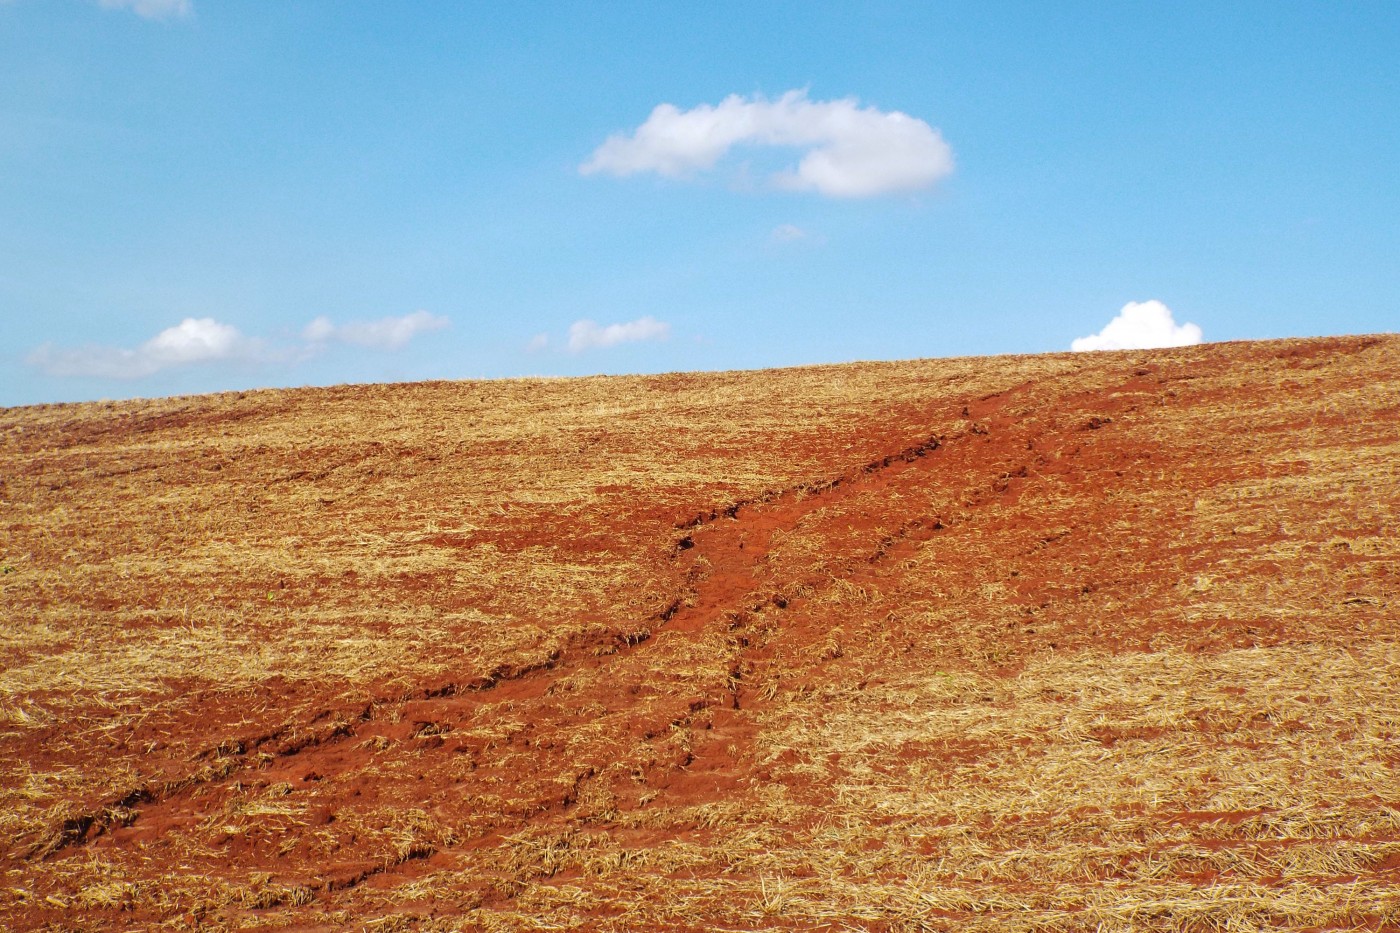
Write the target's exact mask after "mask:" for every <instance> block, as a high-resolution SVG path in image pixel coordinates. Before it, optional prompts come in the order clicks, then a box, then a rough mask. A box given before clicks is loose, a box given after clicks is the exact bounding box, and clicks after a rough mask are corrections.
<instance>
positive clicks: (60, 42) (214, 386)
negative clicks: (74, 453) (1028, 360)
mask: <svg viewBox="0 0 1400 933" xmlns="http://www.w3.org/2000/svg"><path fill="white" fill-rule="evenodd" d="M1397 50H1400V4H1395V3H1347V4H1339V3H1332V2H1326V3H1309V4H1297V3H1277V2H1268V3H1230V4H1221V3H1209V4H1207V3H1199V4H1196V3H1180V2H1177V3H1160V4H1157V3H1131V4H1108V3H1093V4H1074V3H1055V4H1037V3H1015V4H1012V3H989V2H973V3H920V4H903V3H886V4H881V3H863V4H859V5H856V4H849V5H848V4H841V5H837V4H821V3H810V2H804V3H791V4H784V3H770V4H750V3H744V4H737V3H736V4H722V3H720V4H678V3H677V4H670V3H636V4H606V3H578V4H568V3H547V4H546V3H538V4H536V3H514V4H508V5H507V4H502V5H487V4H468V3H457V2H420V3H415V4H399V3H385V2H357V0H324V2H321V0H286V2H263V3H255V2H249V0H242V2H234V0H0V319H3V321H4V323H5V325H6V326H5V339H4V341H3V342H0V405H19V404H30V403H36V402H47V401H64V400H80V399H95V398H124V397H131V396H156V395H167V394H174V393H187V392H206V391H217V390H224V389H237V388H251V387H257V386H290V385H305V384H334V383H342V382H380V381H401V380H416V379H428V378H448V379H452V378H478V377H498V376H517V375H535V374H543V375H572V374H583V373H594V372H661V371H673V370H695V369H735V368H758V367H769V366H787V365H794V364H802V363H816V362H835V361H845V360H854V359H897V358H910V357H942V356H962V355H974V354H997V353H1023V352H1041V351H1055V350H1065V349H1069V348H1070V347H1071V345H1075V346H1077V347H1079V348H1083V349H1093V348H1097V347H1104V346H1118V345H1151V344H1154V343H1155V344H1161V343H1171V342H1177V343H1180V342H1191V341H1194V340H1200V339H1204V340H1207V341H1215V340H1236V339H1254V338H1268V337H1284V336H1307V335H1319V334H1335V333H1365V332H1377V331H1394V330H1396V329H1397V324H1400V305H1397V303H1396V300H1395V296H1396V294H1397V291H1400V288H1397V287H1398V286H1400V180H1398V176H1397V162H1398V161H1400V160H1398V159H1397V153H1400V62H1397ZM661 105H669V107H668V108H666V109H664V110H657V109H656V108H658V107H659V106H661ZM609 140H611V142H609ZM1111 322H1115V323H1113V324H1112V325H1111ZM1110 325H1111V326H1110ZM1076 341H1079V343H1077V344H1076Z"/></svg>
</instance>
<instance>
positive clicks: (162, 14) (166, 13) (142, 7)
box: [97, 0, 194, 19]
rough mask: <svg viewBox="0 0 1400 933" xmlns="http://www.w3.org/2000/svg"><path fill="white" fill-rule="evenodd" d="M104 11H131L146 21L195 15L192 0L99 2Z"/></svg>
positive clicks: (104, 0) (113, 0)
mask: <svg viewBox="0 0 1400 933" xmlns="http://www.w3.org/2000/svg"><path fill="white" fill-rule="evenodd" d="M97 4H98V6H100V7H102V8H103V9H104V10H130V11H131V12H133V13H135V14H136V15H137V16H140V17H143V18H145V19H172V18H175V17H183V16H190V15H192V14H193V13H194V3H193V2H192V0H97Z"/></svg>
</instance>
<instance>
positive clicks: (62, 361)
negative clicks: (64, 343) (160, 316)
mask: <svg viewBox="0 0 1400 933" xmlns="http://www.w3.org/2000/svg"><path fill="white" fill-rule="evenodd" d="M263 352H264V351H263V347H262V344H261V343H259V342H258V341H256V340H251V339H249V338H247V337H245V336H243V335H242V334H241V333H239V331H238V328H236V327H233V326H232V325H230V324H221V323H219V322H218V321H216V320H214V319H213V318H211V317H202V318H192V317H187V318H185V319H184V320H183V321H181V322H180V323H179V324H176V325H175V326H174V327H168V328H166V329H165V330H163V331H161V332H160V333H158V334H156V335H155V336H154V337H152V338H151V339H150V340H147V341H146V342H145V343H143V344H141V346H139V347H137V348H136V349H134V350H132V349H127V348H125V347H104V346H98V345H89V346H85V347H77V348H75V349H63V348H59V347H54V346H53V345H52V344H44V345H43V346H41V347H39V348H38V349H37V350H35V351H33V352H32V353H30V354H29V357H28V360H27V361H28V363H29V364H30V365H31V366H36V367H38V368H39V369H41V370H43V371H44V372H46V373H48V374H49V375H51V376H96V377H101V378H108V379H137V378H140V377H141V376H149V375H151V374H153V373H157V372H160V371H161V370H163V369H171V368H174V367H178V366H188V365H190V364H192V363H207V362H213V361H217V360H229V359H256V358H258V357H260V356H261V355H262V354H263Z"/></svg>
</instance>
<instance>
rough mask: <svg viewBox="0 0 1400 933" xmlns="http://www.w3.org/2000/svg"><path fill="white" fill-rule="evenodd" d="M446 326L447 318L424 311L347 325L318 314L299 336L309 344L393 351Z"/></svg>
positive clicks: (352, 322) (353, 322)
mask: <svg viewBox="0 0 1400 933" xmlns="http://www.w3.org/2000/svg"><path fill="white" fill-rule="evenodd" d="M448 323H449V322H448V320H447V318H445V317H442V316H441V315H436V314H429V313H428V312H427V311H414V312H413V313H412V314H405V315H403V316H402V317H386V318H380V319H379V320H377V321H351V322H350V323H349V324H333V323H331V319H330V318H328V317H326V316H324V315H322V316H321V317H318V318H316V319H315V320H313V321H312V322H311V323H310V324H307V325H306V327H304V328H303V329H302V332H301V335H302V337H303V338H304V339H305V340H306V341H308V342H309V343H312V344H321V343H326V342H327V341H330V340H336V341H339V342H341V343H351V344H355V345H356V346H360V347H373V348H376V349H380V350H397V349H399V348H400V347H402V346H404V345H405V344H407V343H408V342H409V341H410V340H412V339H413V338H414V337H416V336H418V335H419V334H421V333H426V332H427V331H434V330H442V329H443V328H444V327H447V326H448Z"/></svg>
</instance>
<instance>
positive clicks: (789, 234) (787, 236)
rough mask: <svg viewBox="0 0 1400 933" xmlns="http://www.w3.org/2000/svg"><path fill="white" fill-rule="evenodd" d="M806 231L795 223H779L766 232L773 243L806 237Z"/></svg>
mask: <svg viewBox="0 0 1400 933" xmlns="http://www.w3.org/2000/svg"><path fill="white" fill-rule="evenodd" d="M806 237H807V231H806V230H803V229H802V228H801V227H799V226H797V225H795V224H779V225H778V226H776V227H774V228H773V232H772V233H770V234H768V239H770V240H772V241H773V242H774V243H791V242H793V241H794V240H802V239H806Z"/></svg>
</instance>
